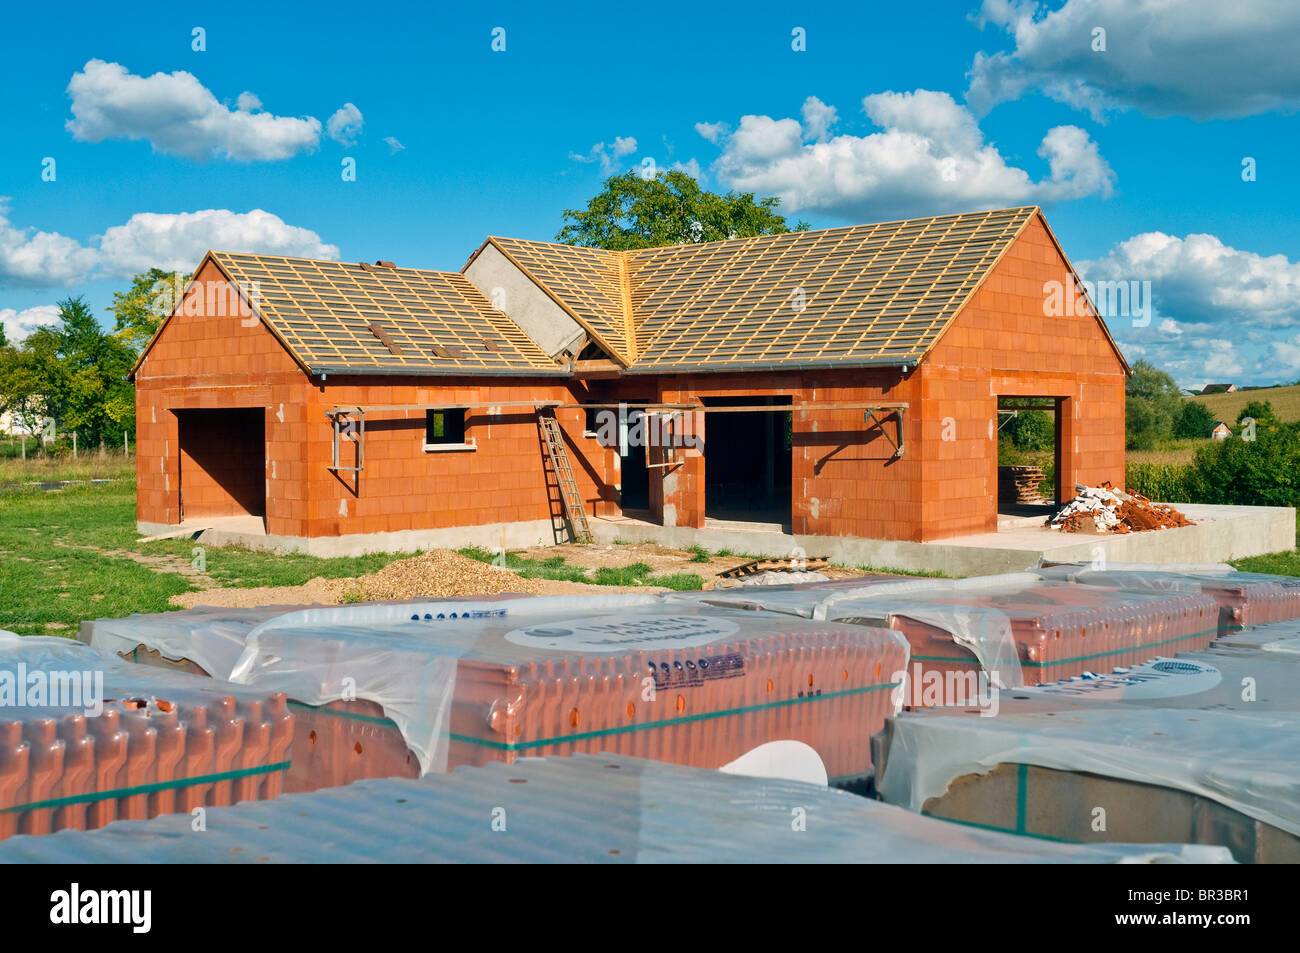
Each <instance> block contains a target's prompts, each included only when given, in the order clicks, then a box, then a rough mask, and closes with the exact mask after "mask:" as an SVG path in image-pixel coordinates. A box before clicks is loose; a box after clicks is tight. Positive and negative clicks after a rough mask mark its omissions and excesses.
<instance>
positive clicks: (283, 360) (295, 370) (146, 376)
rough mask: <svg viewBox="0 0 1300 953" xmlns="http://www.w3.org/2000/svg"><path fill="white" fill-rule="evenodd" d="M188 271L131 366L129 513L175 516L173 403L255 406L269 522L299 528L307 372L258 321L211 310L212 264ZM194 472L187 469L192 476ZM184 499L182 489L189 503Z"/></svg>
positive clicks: (282, 528)
mask: <svg viewBox="0 0 1300 953" xmlns="http://www.w3.org/2000/svg"><path fill="white" fill-rule="evenodd" d="M196 277H197V284H196V285H195V286H194V287H193V288H192V289H191V292H190V294H189V295H187V296H186V298H185V299H184V301H183V302H182V304H181V306H180V307H179V308H178V309H177V313H176V314H175V315H174V316H173V317H172V318H171V320H170V321H169V322H168V323H167V325H166V327H165V328H164V330H163V332H162V334H161V335H159V337H158V339H157V341H155V342H154V345H153V347H152V348H151V349H150V350H149V353H148V355H147V356H146V357H145V359H144V362H143V364H141V366H140V369H139V372H138V373H137V375H136V450H137V452H138V454H139V457H138V462H137V470H138V475H137V490H136V515H137V518H138V519H139V520H141V521H143V522H151V523H166V524H175V523H177V522H179V520H180V513H179V490H180V486H181V479H182V471H181V469H180V467H181V457H180V448H179V440H178V437H179V434H178V430H177V418H176V414H175V413H174V412H173V411H175V410H178V409H186V408H188V409H199V408H231V407H261V408H264V411H263V419H264V431H265V443H266V446H265V450H264V451H263V452H264V454H265V456H264V462H265V473H264V474H263V476H262V479H263V480H264V481H265V483H266V518H267V531H268V532H269V533H272V534H277V535H278V534H287V535H302V531H303V529H304V528H305V525H306V524H305V520H306V502H305V500H302V499H298V497H300V496H301V481H303V480H305V478H306V465H305V463H304V458H305V441H306V428H305V423H306V417H305V400H306V398H307V378H306V375H305V374H304V373H303V371H302V370H301V368H299V366H298V365H297V364H296V363H295V362H294V360H293V358H291V357H290V356H289V354H288V352H287V351H286V350H285V349H284V347H283V346H282V345H281V344H280V342H279V341H278V340H277V339H276V338H275V336H274V335H272V334H271V332H270V331H269V330H268V329H267V328H266V327H265V326H264V325H262V324H261V323H260V322H258V321H256V320H255V319H253V318H250V317H248V316H245V315H241V314H239V313H238V312H235V313H224V314H223V313H213V309H211V308H210V307H209V306H210V305H211V304H212V303H214V302H212V301H211V300H210V298H211V297H213V296H211V295H209V293H208V292H209V287H211V288H212V289H213V290H214V291H215V290H216V289H217V288H218V287H219V288H221V289H225V288H228V287H229V285H228V284H227V283H226V282H225V279H224V278H223V277H222V275H221V272H220V270H218V269H217V268H216V266H214V265H211V264H209V265H207V266H205V267H204V268H203V270H202V271H201V272H200V273H199V274H198V275H197V276H196ZM216 310H218V311H220V310H224V309H220V308H218V309H216ZM250 452H251V448H250ZM196 477H197V475H196V474H195V473H194V472H193V471H192V468H191V472H190V473H189V474H188V480H189V482H190V483H191V485H193V483H194V480H195V479H196ZM198 479H199V483H198V486H199V487H200V488H201V487H202V479H201V477H199V478H198ZM191 502H192V501H191V499H190V494H189V493H188V492H187V494H186V503H187V507H188V505H189V504H190V503H191ZM187 515H188V514H187ZM206 515H213V514H206Z"/></svg>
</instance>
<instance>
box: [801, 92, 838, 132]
mask: <svg viewBox="0 0 1300 953" xmlns="http://www.w3.org/2000/svg"><path fill="white" fill-rule="evenodd" d="M835 119H836V116H835V107H834V106H827V105H826V104H825V103H824V102H822V101H821V100H820V99H818V98H817V97H816V96H809V97H808V98H807V99H806V100H804V104H803V127H804V129H806V130H807V131H808V138H809V139H812V140H813V141H814V142H823V141H824V140H825V139H826V136H827V135H828V134H829V133H830V131H831V126H833V125H835Z"/></svg>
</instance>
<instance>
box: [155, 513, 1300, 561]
mask: <svg viewBox="0 0 1300 953" xmlns="http://www.w3.org/2000/svg"><path fill="white" fill-rule="evenodd" d="M1178 508H1179V509H1180V510H1182V511H1183V512H1184V513H1186V514H1187V515H1188V516H1189V517H1190V518H1191V519H1193V520H1195V521H1196V523H1197V525H1196V526H1185V527H1179V528H1177V529H1164V530H1155V531H1152V532H1146V533H1131V534H1129V535H1125V536H1115V535H1106V536H1094V535H1085V534H1069V533H1061V532H1059V531H1056V530H1049V529H1046V528H1045V527H1044V526H1043V525H1042V518H1040V517H1039V516H1012V515H1008V519H1007V520H1006V521H1005V522H1003V523H1002V528H1001V529H1000V530H999V531H998V532H996V533H980V534H977V535H973V536H960V537H955V538H952V539H944V540H938V541H935V542H930V543H913V542H904V541H898V540H883V539H859V538H854V537H832V536H796V535H793V534H790V533H787V532H785V531H784V529H783V528H782V527H780V526H778V525H776V524H771V523H767V524H765V523H746V522H736V521H718V520H709V521H707V522H706V524H705V526H704V527H703V528H702V529H692V528H690V527H685V526H660V525H658V524H657V523H653V522H650V521H649V519H644V518H641V519H638V518H635V517H631V516H623V517H615V518H604V517H592V518H591V521H590V522H591V528H592V532H593V534H594V535H595V537H596V541H597V542H599V543H604V544H610V543H613V542H615V541H619V542H622V541H626V542H634V543H660V544H662V545H665V546H674V547H677V548H680V549H685V548H686V547H689V546H703V547H704V548H705V549H709V550H712V551H715V552H716V551H717V550H720V549H728V550H731V551H732V552H733V553H745V554H753V555H755V556H827V557H829V558H830V559H832V560H834V561H835V562H837V563H841V564H843V565H848V566H870V567H873V568H877V569H902V570H929V571H934V570H937V571H940V572H944V573H947V574H948V575H951V576H978V575H987V574H990V573H998V572H1017V571H1019V570H1022V569H1027V568H1029V567H1031V566H1034V565H1037V564H1038V562H1039V560H1040V559H1048V560H1054V561H1059V562H1076V561H1084V562H1093V561H1096V560H1098V559H1104V560H1107V561H1109V562H1115V563H1219V562H1225V561H1226V560H1229V559H1240V558H1242V557H1245V556H1256V555H1260V554H1262V553H1276V552H1282V551H1286V550H1291V549H1293V548H1294V547H1295V530H1296V522H1295V520H1296V513H1295V510H1293V509H1290V508H1287V507H1267V506H1208V505H1194V504H1190V503H1188V504H1178ZM643 515H644V516H646V517H648V516H649V514H648V513H646V514H643ZM241 521H242V522H241ZM139 529H140V532H141V533H144V534H150V533H155V534H165V535H168V536H179V535H193V533H194V532H198V531H200V530H202V534H201V535H200V536H199V537H198V539H199V541H200V542H204V543H206V544H208V545H211V546H223V545H242V546H248V547H250V548H254V549H266V550H273V551H275V552H306V553H311V554H313V555H318V556H355V555H359V554H361V553H368V552H369V553H373V552H412V551H415V550H420V549H437V548H446V549H456V548H459V547H461V546H468V545H478V546H484V547H487V548H496V547H498V546H500V545H502V544H503V543H504V545H506V546H507V547H508V548H512V549H524V548H527V547H529V546H539V545H551V544H553V543H554V542H555V541H556V540H555V538H554V535H553V533H552V528H551V524H550V522H549V521H539V522H535V523H508V524H505V525H504V526H503V525H502V524H491V525H485V526H471V527H456V528H449V529H440V530H406V531H403V532H400V533H372V534H357V535H349V536H336V537H322V538H318V539H304V538H301V537H289V536H268V535H267V534H266V529H265V524H264V523H263V521H262V520H261V519H260V518H258V517H227V518H225V519H222V520H190V521H187V523H186V524H185V525H182V526H161V525H157V524H140V526H139Z"/></svg>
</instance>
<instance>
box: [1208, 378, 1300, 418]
mask: <svg viewBox="0 0 1300 953" xmlns="http://www.w3.org/2000/svg"><path fill="white" fill-rule="evenodd" d="M1187 399H1188V400H1195V401H1198V402H1200V403H1202V404H1204V405H1205V406H1206V408H1208V409H1209V411H1210V413H1212V414H1214V417H1215V419H1216V420H1222V421H1223V422H1224V423H1226V424H1227V425H1228V426H1229V427H1232V428H1234V429H1235V428H1236V426H1237V416H1238V415H1239V414H1240V413H1241V410H1242V408H1243V407H1245V406H1246V405H1247V404H1249V403H1250V402H1251V401H1252V400H1266V401H1268V402H1269V403H1270V404H1272V405H1273V413H1275V414H1277V417H1278V419H1279V420H1281V421H1282V422H1283V423H1291V422H1293V421H1297V420H1300V384H1291V385H1290V386H1287V387H1264V388H1261V389H1260V390H1239V391H1237V392H1236V393H1235V394H1207V395H1205V396H1198V397H1189V398H1187Z"/></svg>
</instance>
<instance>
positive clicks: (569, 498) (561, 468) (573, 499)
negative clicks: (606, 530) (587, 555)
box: [537, 408, 592, 543]
mask: <svg viewBox="0 0 1300 953" xmlns="http://www.w3.org/2000/svg"><path fill="white" fill-rule="evenodd" d="M537 424H538V426H539V427H541V428H542V443H543V444H544V445H545V447H546V455H547V456H548V457H549V458H550V461H551V469H553V470H554V471H555V479H556V482H557V483H558V484H559V487H560V500H561V501H562V502H563V504H564V518H565V519H566V520H567V521H568V523H569V534H570V535H571V536H572V537H573V541H574V542H575V543H590V542H591V541H592V535H591V524H589V523H588V522H587V511H586V510H584V509H583V508H582V494H581V493H580V492H578V481H577V480H576V479H574V476H573V465H572V464H571V463H570V462H569V450H568V447H566V446H565V443H564V431H563V430H561V429H560V422H559V421H558V420H556V419H555V412H554V411H553V410H550V409H549V408H547V409H540V410H538V412H537Z"/></svg>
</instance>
